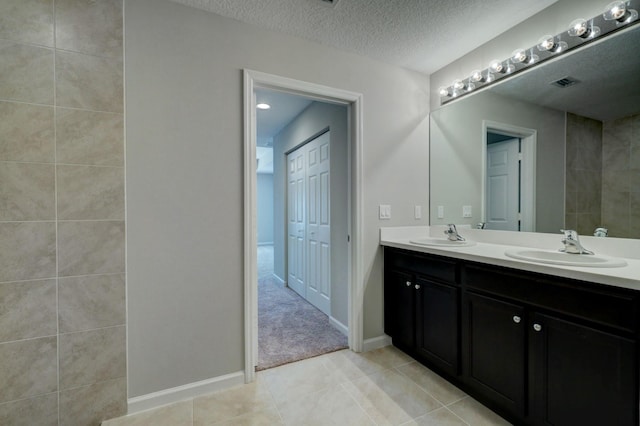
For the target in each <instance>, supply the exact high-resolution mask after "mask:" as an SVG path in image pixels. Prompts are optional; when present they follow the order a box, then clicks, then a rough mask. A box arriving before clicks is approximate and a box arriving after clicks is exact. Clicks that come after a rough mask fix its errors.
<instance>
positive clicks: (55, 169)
mask: <svg viewBox="0 0 640 426" xmlns="http://www.w3.org/2000/svg"><path fill="white" fill-rule="evenodd" d="M51 3H52V7H53V11H52V17H53V194H54V195H53V196H54V206H55V207H54V208H55V210H54V218H55V225H54V226H55V238H56V254H55V256H56V278H55V280H56V352H57V353H56V373H57V378H58V385H57V388H56V391H57V396H58V405H57V408H58V410H57V414H58V425H59V424H60V411H61V410H60V288H59V284H58V276H59V273H60V266H59V256H58V167H57V165H56V163H57V161H58V127H57V121H58V111H57V107H56V104H57V103H58V90H57V89H58V84H57V75H56V66H57V60H58V58H57V50H56V48H55V47H56V43H57V40H56V0H53V1H52V2H51Z"/></svg>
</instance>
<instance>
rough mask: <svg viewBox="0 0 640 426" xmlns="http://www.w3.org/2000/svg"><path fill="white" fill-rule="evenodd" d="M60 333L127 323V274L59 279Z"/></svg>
mask: <svg viewBox="0 0 640 426" xmlns="http://www.w3.org/2000/svg"><path fill="white" fill-rule="evenodd" d="M58 300H59V307H58V309H59V318H60V332H61V333H67V332H72V331H81V330H90V329H93V328H101V327H109V326H114V325H121V324H124V323H125V281H124V275H123V274H118V275H90V276H83V277H69V278H60V279H59V280H58Z"/></svg>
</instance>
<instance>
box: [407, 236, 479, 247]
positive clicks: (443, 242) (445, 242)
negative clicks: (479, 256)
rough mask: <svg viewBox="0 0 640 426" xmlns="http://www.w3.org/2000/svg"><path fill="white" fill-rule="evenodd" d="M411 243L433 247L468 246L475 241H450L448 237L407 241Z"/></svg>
mask: <svg viewBox="0 0 640 426" xmlns="http://www.w3.org/2000/svg"><path fill="white" fill-rule="evenodd" d="M409 242H410V243H411V244H418V245H420V246H433V247H469V246H473V245H475V244H476V243H475V241H451V240H449V239H448V238H417V239H415V240H411V241H409Z"/></svg>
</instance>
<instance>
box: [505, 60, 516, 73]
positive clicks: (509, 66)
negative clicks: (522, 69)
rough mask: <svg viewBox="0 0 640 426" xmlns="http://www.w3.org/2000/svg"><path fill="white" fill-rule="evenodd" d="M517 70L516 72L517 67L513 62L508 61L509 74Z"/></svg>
mask: <svg viewBox="0 0 640 426" xmlns="http://www.w3.org/2000/svg"><path fill="white" fill-rule="evenodd" d="M515 70H516V66H515V65H514V64H512V63H511V62H509V61H507V68H506V71H507V74H511V73H512V72H514V71H515Z"/></svg>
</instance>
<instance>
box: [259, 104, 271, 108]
mask: <svg viewBox="0 0 640 426" xmlns="http://www.w3.org/2000/svg"><path fill="white" fill-rule="evenodd" d="M256 108H258V109H269V108H271V105H269V104H265V103H259V104H258V105H256Z"/></svg>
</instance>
